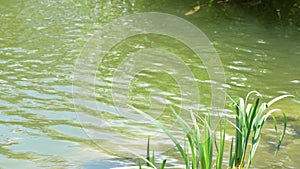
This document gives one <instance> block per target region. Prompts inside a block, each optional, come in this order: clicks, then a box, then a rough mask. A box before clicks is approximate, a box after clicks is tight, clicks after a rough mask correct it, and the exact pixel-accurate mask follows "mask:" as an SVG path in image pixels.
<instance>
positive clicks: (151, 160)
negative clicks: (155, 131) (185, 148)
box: [139, 137, 167, 169]
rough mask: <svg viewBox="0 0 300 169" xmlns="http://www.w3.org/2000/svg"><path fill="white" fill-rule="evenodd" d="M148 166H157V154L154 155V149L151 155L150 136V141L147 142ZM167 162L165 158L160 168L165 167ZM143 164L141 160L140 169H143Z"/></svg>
mask: <svg viewBox="0 0 300 169" xmlns="http://www.w3.org/2000/svg"><path fill="white" fill-rule="evenodd" d="M145 161H146V166H147V167H152V168H155V169H157V168H156V165H155V155H154V151H152V157H151V156H150V138H149V137H148V142H147V155H146V160H145ZM166 163H167V160H166V159H164V160H163V162H162V164H161V166H160V167H159V168H160V169H164V168H165V166H166ZM142 168H143V167H142V165H141V163H140V161H139V169H142Z"/></svg>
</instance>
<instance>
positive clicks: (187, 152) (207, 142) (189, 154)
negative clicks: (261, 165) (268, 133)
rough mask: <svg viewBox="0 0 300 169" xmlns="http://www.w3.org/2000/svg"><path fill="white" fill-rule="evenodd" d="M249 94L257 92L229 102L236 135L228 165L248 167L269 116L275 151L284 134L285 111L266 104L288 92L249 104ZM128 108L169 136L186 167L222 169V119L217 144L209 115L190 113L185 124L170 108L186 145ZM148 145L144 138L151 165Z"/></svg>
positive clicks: (190, 168)
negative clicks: (279, 122)
mask: <svg viewBox="0 0 300 169" xmlns="http://www.w3.org/2000/svg"><path fill="white" fill-rule="evenodd" d="M253 94H257V95H260V94H259V93H258V92H256V91H251V92H249V93H248V95H247V96H246V99H245V100H244V99H243V98H239V99H237V100H236V101H233V106H232V109H233V112H234V114H235V118H236V123H235V124H233V123H232V124H233V125H234V126H235V128H236V135H235V139H234V138H232V140H231V145H230V152H229V168H239V169H242V168H247V169H248V168H250V165H251V163H252V160H253V158H254V155H255V152H256V150H257V147H258V145H259V141H260V135H261V132H262V128H263V126H264V124H265V122H266V120H267V119H268V118H269V117H272V119H273V122H274V123H273V124H274V128H275V132H276V136H277V138H278V143H277V147H276V153H277V151H278V150H279V148H280V145H281V143H282V140H283V138H284V135H285V131H286V124H287V119H286V115H285V113H284V112H281V111H280V110H279V109H269V107H270V106H271V105H272V104H274V103H275V102H277V101H279V100H281V99H283V98H286V97H290V96H291V95H283V96H280V97H277V98H275V99H273V100H271V101H270V102H268V103H265V102H263V103H260V99H259V98H257V99H256V101H255V102H254V103H253V104H252V103H249V99H250V96H251V95H253ZM131 108H133V109H135V110H136V111H137V112H138V113H140V114H142V115H143V116H144V117H146V118H148V119H149V120H151V121H152V123H153V124H155V125H156V126H157V127H159V128H160V129H161V130H162V131H163V132H164V133H165V134H166V135H168V136H169V138H170V139H171V140H172V141H173V142H174V144H175V146H176V148H177V150H178V151H179V152H180V154H181V157H182V159H183V160H184V163H185V167H186V169H198V168H201V169H211V168H212V167H213V166H215V168H216V169H222V164H223V155H224V147H225V134H226V125H225V124H223V121H222V120H221V121H219V126H220V139H219V144H218V143H217V140H216V136H215V135H214V134H213V133H212V130H211V128H210V126H211V125H210V114H208V116H207V117H206V118H205V119H203V118H201V117H200V116H198V115H197V114H194V113H192V112H191V119H192V121H193V124H192V125H190V124H187V122H186V121H184V120H183V119H182V118H181V117H180V116H179V115H178V114H177V113H176V111H175V110H174V109H172V112H173V114H174V115H175V116H176V118H177V120H178V121H179V124H180V125H181V128H182V129H183V131H184V132H185V134H186V138H187V143H188V144H187V147H184V146H182V145H181V144H180V143H179V141H178V140H177V139H176V138H175V137H174V136H173V135H172V134H171V133H170V132H169V130H168V129H166V128H165V126H164V125H163V124H161V123H160V122H159V121H157V120H156V119H154V118H152V117H151V116H149V115H148V114H146V113H144V112H142V111H140V110H138V109H136V108H134V107H131ZM275 112H281V113H282V115H283V130H282V132H281V135H280V137H278V128H277V120H276V118H275V117H274V116H273V113H275ZM230 123H231V122H230ZM200 124H201V125H200ZM201 133H202V134H201ZM249 140H250V141H251V144H250V150H249V154H248V152H247V148H248V147H249V146H248V143H249ZM234 141H235V143H234ZM213 144H214V145H215V147H216V152H215V154H214V153H213ZM149 145H150V143H149V139H148V145H147V157H146V159H144V160H145V161H146V162H147V166H150V167H153V168H155V166H154V163H155V161H154V153H153V155H152V161H151V162H150V150H149V147H150V146H149ZM213 155H215V156H216V160H215V161H213ZM246 157H247V159H246ZM165 165H166V160H164V161H163V162H162V164H161V167H160V168H161V169H163V168H164V167H165ZM140 167H141V165H140Z"/></svg>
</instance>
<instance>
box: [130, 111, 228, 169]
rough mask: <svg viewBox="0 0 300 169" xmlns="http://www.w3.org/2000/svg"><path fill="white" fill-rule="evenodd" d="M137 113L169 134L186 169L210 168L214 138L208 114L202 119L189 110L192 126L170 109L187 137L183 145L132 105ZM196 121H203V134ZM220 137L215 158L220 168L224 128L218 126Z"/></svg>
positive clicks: (158, 123) (218, 168)
mask: <svg viewBox="0 0 300 169" xmlns="http://www.w3.org/2000/svg"><path fill="white" fill-rule="evenodd" d="M132 108H133V109H135V110H136V111H137V112H138V113H140V114H142V115H143V116H144V117H146V118H148V119H150V120H151V121H152V122H153V124H155V125H156V126H157V127H159V128H160V129H161V130H162V131H163V132H164V133H165V134H167V135H168V136H169V138H170V139H171V140H172V141H173V143H174V144H175V146H176V148H177V150H178V151H179V153H180V154H181V157H182V159H183V161H184V163H185V167H186V168H187V169H190V168H191V169H198V168H199V167H201V168H203V169H211V168H212V166H213V158H212V157H213V144H214V140H215V139H214V138H213V136H214V135H213V133H212V131H211V129H210V116H208V117H207V118H206V119H202V118H201V117H200V116H198V115H195V114H194V113H193V112H191V118H192V120H193V126H192V127H190V125H189V124H187V123H186V122H185V121H184V120H183V119H182V118H181V117H180V116H179V115H178V114H177V113H176V111H175V110H174V109H172V112H173V114H174V115H175V116H176V118H177V120H178V121H179V124H180V125H181V127H182V129H183V130H184V132H185V134H186V138H187V143H188V144H187V146H188V147H184V146H183V145H181V144H180V142H179V141H178V140H177V139H176V138H175V137H174V136H173V135H172V134H171V133H170V131H169V130H168V129H167V128H165V126H164V125H163V124H161V123H160V122H159V121H157V120H156V119H154V118H152V117H151V116H149V115H147V114H146V113H144V112H142V111H141V110H138V109H136V108H134V107H132ZM198 121H201V122H202V123H203V131H202V132H204V134H203V135H201V133H202V132H201V128H200V127H201V126H200V123H199V122H198ZM220 137H221V141H220V144H219V146H217V143H216V141H215V144H216V148H217V160H216V165H215V166H216V169H221V168H222V161H223V153H224V143H225V129H223V128H222V127H220ZM147 152H148V153H147V154H148V155H147V161H150V160H149V159H150V158H149V151H147ZM152 164H153V163H152Z"/></svg>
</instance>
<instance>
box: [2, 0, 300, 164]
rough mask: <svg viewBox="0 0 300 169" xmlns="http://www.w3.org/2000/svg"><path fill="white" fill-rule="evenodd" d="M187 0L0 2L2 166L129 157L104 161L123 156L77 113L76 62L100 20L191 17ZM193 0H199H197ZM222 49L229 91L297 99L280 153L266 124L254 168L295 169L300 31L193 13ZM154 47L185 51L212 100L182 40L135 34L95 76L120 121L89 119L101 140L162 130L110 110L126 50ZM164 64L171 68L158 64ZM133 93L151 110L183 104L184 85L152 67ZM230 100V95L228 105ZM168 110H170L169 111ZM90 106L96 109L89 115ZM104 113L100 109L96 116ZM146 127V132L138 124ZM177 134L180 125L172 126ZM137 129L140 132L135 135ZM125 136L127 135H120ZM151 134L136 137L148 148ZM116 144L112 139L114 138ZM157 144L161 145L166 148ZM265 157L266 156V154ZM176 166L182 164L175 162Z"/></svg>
mask: <svg viewBox="0 0 300 169" xmlns="http://www.w3.org/2000/svg"><path fill="white" fill-rule="evenodd" d="M184 3H186V2H172V3H171V1H151V3H150V2H149V1H138V2H136V1H103V2H98V1H91V2H90V1H83V0H73V1H28V2H19V1H1V3H0V22H1V26H0V167H3V168H30V167H31V168H59V167H62V168H74V167H76V168H77V167H78V168H80V167H82V168H97V167H98V168H99V167H100V168H109V167H110V166H114V167H115V166H121V165H124V164H123V162H124V163H128V164H130V162H129V161H126V160H118V161H123V162H122V163H121V162H116V163H113V162H110V161H108V162H103V161H101V160H102V159H112V158H115V156H113V154H111V152H109V150H107V149H105V150H104V149H103V148H100V147H98V146H97V145H96V144H94V142H93V140H91V139H90V138H89V137H88V136H87V135H86V133H84V131H83V130H82V129H81V125H80V123H79V121H78V119H77V118H76V113H75V109H74V105H73V97H72V79H73V71H74V65H75V61H76V59H77V57H78V56H79V55H80V51H81V50H82V48H83V47H84V44H85V43H86V42H87V41H88V40H89V38H90V37H91V36H92V35H93V34H94V33H95V32H96V31H97V28H98V27H99V26H101V25H102V24H105V23H108V22H110V21H112V19H114V18H117V17H119V16H122V15H125V14H129V13H135V12H141V11H160V12H168V13H171V14H175V15H178V16H183V14H184V13H185V12H186V11H185V10H186V9H188V5H186V4H184ZM191 5H192V4H191ZM186 19H188V20H189V21H190V22H192V23H193V24H195V25H196V26H198V27H199V28H201V30H202V31H203V32H205V33H206V34H207V36H208V37H209V38H210V40H211V41H212V42H213V44H214V45H215V47H216V49H217V51H218V52H219V56H220V57H221V59H222V61H223V64H224V69H225V72H226V78H227V84H223V86H224V87H225V88H227V92H228V95H229V96H231V97H237V96H244V95H245V93H247V92H248V91H250V90H258V91H259V92H261V93H263V94H264V95H265V97H266V98H271V97H274V96H278V95H281V94H292V95H295V96H296V97H295V98H294V99H289V100H285V101H281V102H279V104H278V107H280V108H281V109H283V110H284V111H285V112H287V115H288V120H289V121H288V123H289V126H288V131H287V136H286V138H285V142H284V145H283V149H282V151H281V152H280V154H279V156H278V157H276V158H274V157H273V153H272V151H273V149H274V143H273V142H272V140H274V138H273V137H272V135H273V134H274V133H273V132H274V131H273V129H272V127H271V125H268V124H267V129H266V130H265V131H264V135H263V138H262V146H261V147H260V149H259V150H258V154H259V158H256V159H255V163H254V167H255V168H270V167H271V166H274V167H275V168H297V166H298V165H299V164H300V161H299V159H298V158H297V157H299V155H300V154H299V152H297V151H295V150H297V149H298V147H299V145H300V138H299V135H300V130H299V128H300V127H299V126H300V123H299V121H298V119H299V117H300V114H299V112H298V110H299V109H300V100H299V98H300V93H299V91H300V90H299V89H300V87H299V81H300V71H299V66H300V65H299V63H300V57H299V54H300V48H299V45H298V44H299V31H297V30H296V29H293V28H290V27H282V26H275V27H272V28H270V27H268V26H265V25H263V24H261V23H260V22H258V21H257V20H255V19H254V18H251V17H249V16H248V15H246V14H245V15H242V16H241V17H240V18H239V19H232V18H226V17H225V16H223V15H219V16H218V17H216V16H215V15H214V14H213V11H205V10H203V11H202V13H198V14H195V15H192V16H189V17H186ZM148 47H165V49H169V50H170V51H171V52H173V53H176V54H177V55H179V56H180V57H181V58H182V59H183V60H184V61H185V62H186V64H187V65H188V66H189V67H190V68H191V70H192V71H193V73H194V74H196V80H197V83H198V85H199V86H201V88H200V91H201V96H200V97H201V111H202V112H206V111H207V110H208V109H209V105H210V97H211V96H210V94H209V90H210V84H211V83H213V82H212V81H210V80H209V78H208V76H207V73H206V72H205V67H204V66H203V64H202V63H201V61H195V56H194V55H193V53H192V52H191V51H189V50H188V49H186V48H184V46H182V45H180V43H178V42H176V41H174V42H172V41H170V40H168V39H167V40H166V39H159V38H157V37H156V36H154V35H153V36H139V37H133V38H132V41H130V42H123V43H120V44H118V45H117V46H116V47H115V48H114V52H112V53H111V54H110V55H107V56H106V58H105V60H104V63H105V64H103V65H99V67H98V72H97V75H96V79H95V83H96V89H97V90H96V95H97V97H96V100H97V106H100V107H101V109H105V108H106V109H107V111H105V112H103V113H102V114H101V119H102V120H103V121H104V122H105V121H112V122H113V124H115V125H114V126H113V127H112V126H109V127H101V126H95V125H92V124H91V125H90V126H88V128H89V129H90V131H97V132H98V133H100V134H102V135H101V137H103V138H104V140H105V138H106V137H110V136H111V135H110V134H111V131H112V130H113V131H117V132H116V133H121V134H122V135H121V136H122V137H124V139H127V140H130V139H129V138H131V137H132V134H133V133H135V132H142V131H143V130H149V131H153V132H154V133H155V132H157V131H155V129H154V128H153V126H152V128H151V126H148V127H147V126H143V127H142V126H141V125H138V124H135V123H130V121H127V119H124V118H119V117H117V116H116V117H115V118H114V115H113V114H112V112H113V111H112V110H113V109H114V107H113V105H114V102H113V100H112V97H111V95H110V91H111V82H112V76H113V73H114V70H115V69H116V66H118V64H119V63H121V61H122V58H126V57H127V56H126V54H128V53H130V52H133V51H137V50H139V49H142V48H148ZM156 66H158V67H159V66H160V67H163V66H164V65H160V64H156ZM131 84H132V85H131V88H130V90H129V95H130V99H131V100H130V101H131V102H132V103H133V105H134V106H135V107H138V108H140V109H143V110H144V111H147V109H149V108H150V107H151V105H152V104H151V102H152V103H155V104H154V105H157V107H156V108H157V109H159V110H160V109H161V108H162V106H161V105H165V104H169V105H175V106H176V105H179V104H180V103H181V102H182V101H183V100H182V97H181V96H180V88H179V86H178V85H177V84H176V81H175V80H174V79H173V78H172V77H170V75H169V74H167V73H166V72H162V71H155V69H154V70H153V69H152V70H151V69H150V70H144V71H141V72H139V73H138V74H136V75H135V76H134V77H133V80H132V82H131ZM229 101H230V100H229V99H228V102H229ZM163 108H164V107H163ZM87 112H93V111H92V110H91V111H89V110H88V111H87ZM91 117H93V118H95V117H97V114H91ZM171 117H172V114H170V112H168V111H167V110H166V111H165V112H164V114H163V115H162V119H164V120H166V124H168V123H170V124H173V122H172V118H171ZM136 126H139V127H138V129H139V130H138V131H137V130H136V129H137V127H136ZM172 132H174V133H176V132H177V130H175V128H174V131H172ZM135 134H136V133H135ZM117 136H120V135H117ZM146 139H147V138H146V136H144V135H142V134H141V135H140V137H137V136H136V135H135V138H132V140H134V141H133V142H127V144H133V146H135V144H134V143H139V146H138V144H137V145H136V148H137V149H138V150H139V151H140V152H143V151H144V149H145V147H143V146H142V145H146V144H145V143H146ZM106 144H108V143H106ZM158 148H159V146H158ZM159 157H162V158H165V157H167V158H170V160H168V162H169V164H173V165H177V164H178V163H180V162H179V161H177V160H176V159H177V157H178V154H175V153H174V152H172V151H168V152H166V153H164V154H162V155H161V156H159ZM262 157H263V158H262ZM172 168H174V167H172Z"/></svg>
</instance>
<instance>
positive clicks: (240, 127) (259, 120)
mask: <svg viewBox="0 0 300 169" xmlns="http://www.w3.org/2000/svg"><path fill="white" fill-rule="evenodd" d="M253 94H256V95H260V93H258V92H257V91H251V92H249V93H248V94H247V96H246V99H245V100H244V99H243V98H239V99H237V100H236V101H233V105H232V109H233V112H234V115H235V118H236V124H233V125H234V126H235V128H236V135H235V154H233V151H232V150H233V139H232V141H231V148H230V157H229V167H230V168H233V167H237V168H244V167H245V168H247V169H248V168H249V167H250V165H251V163H252V160H253V157H254V155H255V152H256V150H257V147H258V145H259V142H260V136H261V132H262V128H263V126H264V124H265V122H266V120H267V119H268V118H269V117H272V119H273V122H274V128H275V133H276V135H277V138H278V143H277V146H276V153H277V151H278V150H279V148H280V145H281V143H282V140H283V138H284V135H285V131H286V125H287V119H286V115H285V113H284V112H282V111H281V110H279V109H268V108H269V107H270V106H271V105H273V104H274V103H275V102H277V101H279V100H281V99H283V98H286V97H290V96H291V95H283V96H279V97H276V98H274V99H273V100H271V101H270V102H268V103H265V102H263V103H260V98H257V99H256V101H255V102H254V103H253V104H252V103H249V100H250V97H251V95H253ZM275 112H281V113H282V115H283V130H282V133H281V135H280V137H278V129H277V120H276V118H275V116H273V113H275ZM249 139H251V145H250V152H249V155H248V160H246V155H247V147H248V142H249Z"/></svg>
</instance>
